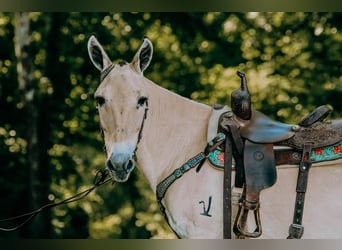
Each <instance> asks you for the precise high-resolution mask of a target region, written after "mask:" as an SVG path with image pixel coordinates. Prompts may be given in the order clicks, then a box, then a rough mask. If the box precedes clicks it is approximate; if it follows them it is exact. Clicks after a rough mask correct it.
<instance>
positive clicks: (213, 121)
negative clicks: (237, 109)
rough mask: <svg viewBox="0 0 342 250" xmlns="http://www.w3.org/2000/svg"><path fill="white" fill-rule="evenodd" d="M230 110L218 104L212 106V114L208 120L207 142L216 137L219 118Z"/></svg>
mask: <svg viewBox="0 0 342 250" xmlns="http://www.w3.org/2000/svg"><path fill="white" fill-rule="evenodd" d="M230 110H231V108H230V107H228V106H220V105H218V104H216V105H214V106H213V112H212V114H211V116H210V118H209V122H208V133H207V141H208V142H209V141H211V140H212V139H213V138H214V137H215V136H216V135H217V129H218V123H219V119H220V116H221V115H222V114H223V113H225V112H227V111H230Z"/></svg>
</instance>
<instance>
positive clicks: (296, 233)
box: [287, 144, 312, 239]
mask: <svg viewBox="0 0 342 250" xmlns="http://www.w3.org/2000/svg"><path fill="white" fill-rule="evenodd" d="M311 150H312V145H311V144H304V146H303V154H302V160H301V162H300V164H299V169H298V178H297V187H296V192H297V194H296V201H295V208H294V214H293V222H292V224H291V225H290V227H289V236H288V237H287V238H288V239H300V238H301V237H302V236H303V233H304V227H303V225H302V218H303V212H304V201H305V193H306V189H307V184H308V176H309V169H310V167H311V165H312V163H311V161H310V156H311Z"/></svg>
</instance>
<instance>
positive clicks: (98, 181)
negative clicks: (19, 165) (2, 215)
mask: <svg viewBox="0 0 342 250" xmlns="http://www.w3.org/2000/svg"><path fill="white" fill-rule="evenodd" d="M108 175H109V174H108V170H106V169H99V170H97V171H96V175H95V177H94V181H93V186H92V187H91V188H88V189H87V190H84V191H83V192H80V193H78V194H76V195H74V196H72V197H69V198H67V199H65V200H62V201H60V202H57V203H48V204H46V205H44V206H42V207H40V208H39V209H37V210H35V211H32V212H29V213H25V214H21V215H18V216H14V217H10V218H7V219H2V220H0V223H2V222H9V221H15V220H19V219H24V218H26V219H24V221H23V222H21V223H20V224H18V225H17V226H15V227H11V228H3V227H0V231H5V232H13V231H15V230H18V229H19V228H21V227H23V226H24V225H25V224H27V223H28V222H29V221H31V220H32V219H33V218H34V217H35V216H36V215H38V214H39V213H41V212H43V211H44V210H46V209H48V208H53V207H56V206H60V205H65V204H68V203H71V202H75V201H78V200H81V199H83V198H84V197H86V196H87V195H88V194H90V193H91V192H92V191H94V190H95V189H96V188H97V187H99V186H102V185H104V184H106V183H107V182H109V181H113V179H112V177H109V178H107V177H108ZM113 183H114V181H113Z"/></svg>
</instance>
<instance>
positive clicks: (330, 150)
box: [207, 141, 342, 170]
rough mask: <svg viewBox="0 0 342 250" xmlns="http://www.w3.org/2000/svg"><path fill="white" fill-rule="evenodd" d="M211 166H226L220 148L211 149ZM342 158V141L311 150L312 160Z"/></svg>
mask: <svg viewBox="0 0 342 250" xmlns="http://www.w3.org/2000/svg"><path fill="white" fill-rule="evenodd" d="M207 158H208V161H209V163H210V164H211V166H213V167H215V168H218V169H222V170H223V168H224V152H223V150H222V149H220V148H216V149H215V150H213V151H211V152H210V153H209V154H208V156H207ZM340 158H342V141H340V142H338V143H336V144H334V145H331V146H327V147H322V148H314V149H312V152H311V158H310V160H311V162H312V163H315V162H316V163H317V162H323V161H333V160H337V159H340Z"/></svg>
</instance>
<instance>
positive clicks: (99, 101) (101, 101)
mask: <svg viewBox="0 0 342 250" xmlns="http://www.w3.org/2000/svg"><path fill="white" fill-rule="evenodd" d="M95 100H96V106H100V107H102V106H103V104H105V102H106V99H104V98H103V97H102V96H96V97H95Z"/></svg>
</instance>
